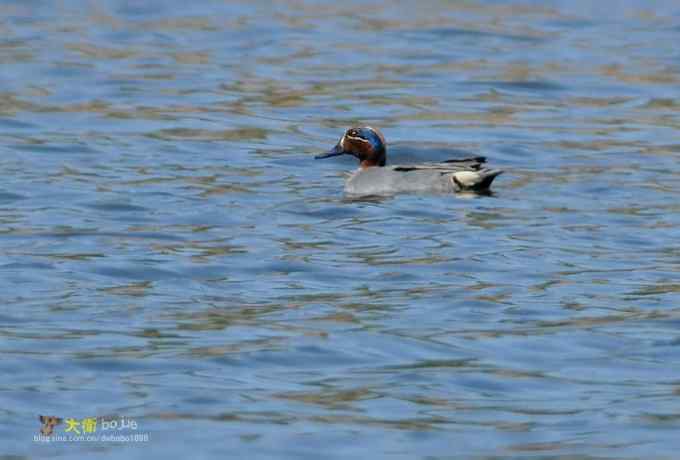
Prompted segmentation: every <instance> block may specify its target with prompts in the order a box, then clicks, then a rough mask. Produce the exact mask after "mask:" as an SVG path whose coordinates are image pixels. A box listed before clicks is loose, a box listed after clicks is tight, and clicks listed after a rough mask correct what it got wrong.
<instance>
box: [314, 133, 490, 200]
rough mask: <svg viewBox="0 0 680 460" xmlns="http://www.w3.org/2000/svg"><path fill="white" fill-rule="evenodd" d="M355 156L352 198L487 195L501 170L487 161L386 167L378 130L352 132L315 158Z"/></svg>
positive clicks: (348, 183)
mask: <svg viewBox="0 0 680 460" xmlns="http://www.w3.org/2000/svg"><path fill="white" fill-rule="evenodd" d="M339 155H352V156H354V157H356V158H357V159H358V160H359V168H358V169H357V170H356V171H355V172H353V173H352V174H350V175H349V177H348V179H347V181H346V182H345V193H347V194H349V195H392V194H396V193H402V192H412V193H413V192H415V193H418V192H420V193H428V192H430V193H431V192H435V193H457V192H478V193H479V192H481V193H485V192H486V193H488V191H489V188H490V186H491V183H492V182H493V180H494V179H495V178H496V177H497V176H498V175H500V174H502V173H503V171H502V170H501V169H490V168H487V167H486V166H485V163H486V158H485V157H482V156H475V157H469V158H461V159H453V160H446V161H443V162H440V163H423V164H414V165H391V166H387V143H386V142H385V137H384V136H383V134H382V133H381V132H380V131H379V130H378V129H376V128H372V127H370V126H365V127H356V128H350V129H348V130H347V131H345V134H344V135H343V136H342V137H341V138H340V141H338V143H337V144H336V145H335V147H333V148H332V149H331V150H330V151H328V152H326V153H323V154H320V155H316V156H315V157H314V158H315V159H317V160H319V159H324V158H331V157H335V156H339Z"/></svg>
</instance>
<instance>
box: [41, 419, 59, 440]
mask: <svg viewBox="0 0 680 460" xmlns="http://www.w3.org/2000/svg"><path fill="white" fill-rule="evenodd" d="M38 420H40V423H42V426H41V427H40V434H41V435H43V436H50V435H51V434H52V432H53V431H54V427H55V426H57V425H59V424H60V423H61V422H62V420H61V419H60V418H59V417H55V416H53V415H39V416H38Z"/></svg>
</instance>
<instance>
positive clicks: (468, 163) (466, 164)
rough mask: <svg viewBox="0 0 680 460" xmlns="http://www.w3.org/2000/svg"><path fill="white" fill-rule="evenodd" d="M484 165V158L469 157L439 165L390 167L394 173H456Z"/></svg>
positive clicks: (423, 164)
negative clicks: (426, 171) (420, 171)
mask: <svg viewBox="0 0 680 460" xmlns="http://www.w3.org/2000/svg"><path fill="white" fill-rule="evenodd" d="M484 163H486V158H485V157H470V158H461V159H455V160H446V161H442V162H441V163H421V164H415V165H398V166H392V169H394V170H395V171H416V170H423V169H427V170H441V171H442V172H444V173H445V172H456V171H478V170H480V169H481V168H482V167H483V165H484Z"/></svg>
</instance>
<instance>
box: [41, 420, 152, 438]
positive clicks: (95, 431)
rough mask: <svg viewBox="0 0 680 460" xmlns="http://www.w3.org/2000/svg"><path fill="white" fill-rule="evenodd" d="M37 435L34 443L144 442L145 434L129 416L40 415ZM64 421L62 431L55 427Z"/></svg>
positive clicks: (147, 436) (146, 434)
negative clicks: (64, 416)
mask: <svg viewBox="0 0 680 460" xmlns="http://www.w3.org/2000/svg"><path fill="white" fill-rule="evenodd" d="M39 420H40V423H41V424H42V426H41V427H40V434H38V435H35V436H33V440H34V441H36V442H96V441H99V442H147V441H148V440H149V434H148V433H141V432H140V431H139V425H138V423H137V421H136V420H134V419H132V418H130V417H112V416H109V417H85V418H81V419H77V418H73V417H67V418H63V419H62V418H60V417H55V416H52V415H40V416H39ZM62 422H65V426H64V427H63V428H62V429H63V433H59V432H57V433H55V428H56V427H57V426H58V425H61V424H62Z"/></svg>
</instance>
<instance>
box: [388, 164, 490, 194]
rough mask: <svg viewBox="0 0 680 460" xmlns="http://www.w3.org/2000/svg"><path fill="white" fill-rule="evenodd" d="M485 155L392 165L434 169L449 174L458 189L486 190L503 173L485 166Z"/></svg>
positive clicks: (404, 170)
mask: <svg viewBox="0 0 680 460" xmlns="http://www.w3.org/2000/svg"><path fill="white" fill-rule="evenodd" d="M485 163H486V158H485V157H471V158H462V159H460V160H457V159H456V160H447V161H443V162H441V163H424V164H417V165H399V166H392V169H393V170H394V171H400V172H407V171H432V172H435V171H436V172H438V173H440V174H441V175H442V176H448V177H449V178H450V180H451V182H452V183H453V184H454V185H455V186H456V187H457V189H458V190H478V191H479V190H486V189H488V188H489V187H490V186H491V183H492V182H493V180H494V179H495V178H496V176H498V175H499V174H501V173H503V171H502V170H500V169H490V168H487V167H486V166H485Z"/></svg>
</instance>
